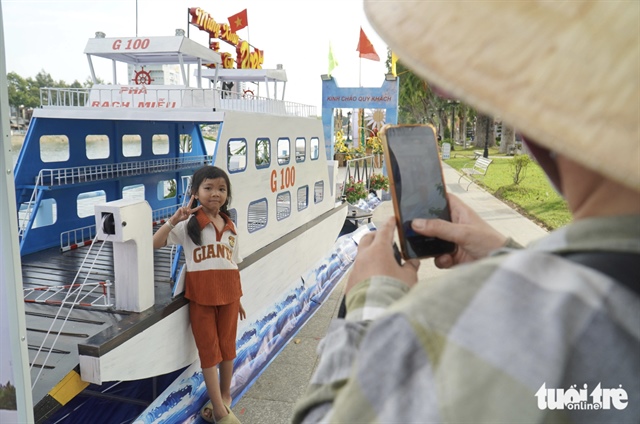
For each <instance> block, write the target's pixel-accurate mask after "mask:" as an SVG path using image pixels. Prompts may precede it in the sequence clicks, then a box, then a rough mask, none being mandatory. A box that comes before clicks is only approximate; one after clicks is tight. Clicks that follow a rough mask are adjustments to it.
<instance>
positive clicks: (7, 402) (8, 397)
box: [0, 381, 18, 411]
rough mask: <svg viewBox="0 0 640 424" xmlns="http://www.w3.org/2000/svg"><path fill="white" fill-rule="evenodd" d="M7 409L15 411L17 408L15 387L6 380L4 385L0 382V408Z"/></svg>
mask: <svg viewBox="0 0 640 424" xmlns="http://www.w3.org/2000/svg"><path fill="white" fill-rule="evenodd" d="M2 409H8V410H12V411H15V410H16V409H18V404H17V402H16V388H15V387H14V386H13V384H11V382H10V381H7V384H6V385H2V384H0V410H2Z"/></svg>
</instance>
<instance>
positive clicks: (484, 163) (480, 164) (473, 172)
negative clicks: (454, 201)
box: [458, 156, 493, 190]
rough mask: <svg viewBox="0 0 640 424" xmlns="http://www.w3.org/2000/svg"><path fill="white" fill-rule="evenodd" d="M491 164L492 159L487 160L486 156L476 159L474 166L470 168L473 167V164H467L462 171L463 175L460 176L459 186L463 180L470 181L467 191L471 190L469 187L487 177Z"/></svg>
mask: <svg viewBox="0 0 640 424" xmlns="http://www.w3.org/2000/svg"><path fill="white" fill-rule="evenodd" d="M491 162H493V161H492V160H491V159H488V158H485V157H484V156H479V157H478V158H476V161H475V163H473V166H471V167H470V166H469V165H471V162H469V163H467V164H465V165H464V166H463V167H462V169H461V171H462V174H460V178H458V184H459V183H460V181H461V180H462V178H466V179H468V180H469V184H468V185H467V188H466V190H469V186H470V185H471V183H473V182H475V181H478V180H480V179H483V178H484V177H485V175H487V170H488V169H489V165H491Z"/></svg>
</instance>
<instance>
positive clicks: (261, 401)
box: [233, 164, 546, 424]
mask: <svg viewBox="0 0 640 424" xmlns="http://www.w3.org/2000/svg"><path fill="white" fill-rule="evenodd" d="M444 167H445V168H444V177H445V181H446V183H447V190H448V191H449V192H450V193H453V194H455V195H457V196H458V197H460V198H461V199H462V200H463V201H464V202H465V203H467V204H468V205H470V206H471V207H472V208H473V209H474V210H475V211H476V212H477V213H478V214H479V215H480V216H482V217H483V218H484V219H486V220H487V221H488V222H489V223H491V225H493V226H494V227H495V228H496V229H498V230H499V231H500V232H502V233H503V234H505V235H509V236H511V237H513V238H514V239H515V240H516V241H517V242H519V243H520V244H528V243H529V242H531V241H533V240H536V239H538V238H540V237H542V236H544V235H545V234H546V231H545V230H544V229H542V228H541V227H539V226H538V225H536V224H535V223H533V222H531V221H530V220H528V219H526V218H524V217H523V216H522V215H520V214H519V213H518V212H516V211H514V210H513V209H511V208H510V207H508V206H507V205H505V204H504V203H502V202H501V201H500V200H497V199H496V198H495V197H493V196H492V195H490V194H488V193H487V192H485V191H484V190H482V189H480V188H479V187H478V186H476V185H475V184H472V185H471V186H470V187H469V191H465V189H464V187H466V185H467V184H466V183H464V180H463V181H462V184H458V178H459V173H458V172H457V171H456V170H455V169H453V168H451V167H449V166H448V165H446V164H445V165H444ZM341 169H343V168H341ZM343 178H344V177H343ZM392 215H393V206H392V204H391V202H390V201H387V202H383V203H382V204H381V205H380V206H378V207H377V208H376V209H375V211H374V214H373V222H374V223H375V224H380V223H381V222H384V221H385V220H386V219H387V218H388V217H390V216H392ZM446 272H447V271H446V270H440V269H438V268H436V267H435V266H434V265H433V260H430V259H428V260H424V261H423V262H422V264H421V267H420V272H419V274H420V275H419V277H420V278H421V279H422V278H429V277H433V276H434V275H438V274H442V273H446ZM343 286H344V279H343V281H342V282H341V283H340V284H339V285H338V286H337V287H336V288H335V289H334V291H333V293H332V294H331V296H330V297H329V298H328V299H327V300H326V301H325V303H324V304H323V305H322V307H321V308H320V309H319V310H318V311H317V312H316V313H315V315H314V316H313V317H312V318H311V319H310V320H309V321H308V322H307V324H306V325H305V326H304V327H303V328H302V329H301V330H300V332H299V333H298V334H297V335H296V337H295V338H294V339H293V340H292V341H291V342H290V343H289V344H288V345H287V346H286V347H285V348H284V350H283V351H282V352H281V353H280V355H278V356H277V357H276V358H275V359H274V361H273V362H272V363H271V364H270V365H269V367H268V368H267V369H266V370H265V371H264V372H263V374H262V375H261V376H260V377H259V378H258V379H257V381H256V382H255V383H254V385H253V386H252V387H251V388H250V389H249V390H248V391H247V392H246V393H245V395H244V396H243V397H242V399H240V401H238V403H237V404H236V405H235V406H234V408H233V410H234V412H235V414H236V415H237V416H238V418H239V419H240V420H241V421H242V423H243V424H265V423H269V424H280V423H283V424H284V423H288V422H290V420H291V416H292V409H293V406H294V404H295V402H296V400H297V399H298V398H299V397H300V396H301V395H302V394H303V393H304V391H305V388H306V386H307V384H308V382H309V380H310V378H311V375H312V373H313V371H314V369H315V367H316V365H317V362H318V357H317V355H316V348H317V346H318V343H319V342H320V340H321V339H322V337H323V336H324V334H325V333H326V330H327V328H328V326H329V323H330V321H331V320H332V319H333V318H334V317H335V316H336V314H337V312H338V305H339V301H340V298H341V296H342V288H343Z"/></svg>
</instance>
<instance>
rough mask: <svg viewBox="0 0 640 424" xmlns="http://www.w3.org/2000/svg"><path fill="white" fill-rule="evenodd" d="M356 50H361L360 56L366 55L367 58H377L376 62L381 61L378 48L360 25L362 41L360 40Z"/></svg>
mask: <svg viewBox="0 0 640 424" xmlns="http://www.w3.org/2000/svg"><path fill="white" fill-rule="evenodd" d="M356 51H359V52H360V57H364V58H365V59H369V60H375V61H376V62H380V56H378V53H376V49H374V48H373V44H371V41H369V39H368V38H367V36H366V35H365V33H364V31H363V30H362V27H360V41H358V47H357V48H356Z"/></svg>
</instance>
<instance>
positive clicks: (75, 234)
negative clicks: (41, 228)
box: [60, 205, 180, 252]
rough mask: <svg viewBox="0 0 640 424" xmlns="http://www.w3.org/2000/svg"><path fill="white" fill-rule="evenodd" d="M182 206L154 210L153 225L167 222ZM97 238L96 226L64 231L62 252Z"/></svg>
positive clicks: (84, 244)
mask: <svg viewBox="0 0 640 424" xmlns="http://www.w3.org/2000/svg"><path fill="white" fill-rule="evenodd" d="M179 206H180V205H171V206H166V207H164V208H159V209H154V210H152V211H151V216H152V219H153V222H152V225H153V226H154V227H155V226H156V225H161V224H164V223H165V222H167V220H168V219H169V218H171V216H172V215H173V214H174V213H175V211H176V210H177V209H178V207H179ZM95 236H96V226H95V224H94V225H88V226H86V227H80V228H74V229H72V230H69V231H63V232H62V233H60V250H61V251H62V252H67V251H69V250H74V249H77V248H79V247H83V246H88V245H90V244H91V243H93V239H94V238H95Z"/></svg>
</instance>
